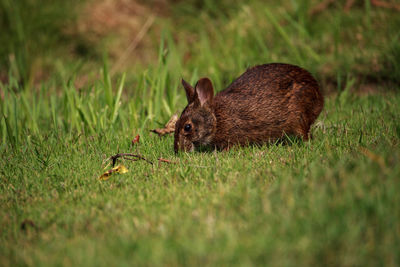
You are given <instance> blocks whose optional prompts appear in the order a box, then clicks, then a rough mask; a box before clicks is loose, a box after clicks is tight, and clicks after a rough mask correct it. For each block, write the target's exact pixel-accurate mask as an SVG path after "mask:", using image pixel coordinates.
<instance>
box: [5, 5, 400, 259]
mask: <svg viewBox="0 0 400 267" xmlns="http://www.w3.org/2000/svg"><path fill="white" fill-rule="evenodd" d="M0 1H1V2H0V3H1V6H0V8H1V9H0V12H3V13H0V14H6V15H8V18H9V19H10V18H12V19H13V20H14V22H13V23H12V24H7V25H8V26H9V27H11V26H10V25H13V27H17V28H8V31H7V34H8V35H7V36H9V38H11V39H10V40H9V41H7V38H5V37H4V36H5V35H4V36H2V37H0V41H1V43H4V44H7V47H6V46H3V47H2V49H3V50H1V51H0V52H1V53H0V55H1V57H2V58H1V62H2V63H4V62H5V63H6V64H5V65H2V66H1V68H0V76H1V74H2V73H1V72H2V71H3V69H2V68H3V66H6V73H7V75H8V76H7V79H5V80H1V81H3V82H0V159H1V163H2V167H1V168H0V229H1V232H0V265H1V266H38V265H39V266H59V265H63V266H74V265H75V266H76V265H79V266H110V265H119V266H124V265H132V264H134V265H193V264H194V265H204V264H207V265H267V264H269V265H272V266H283V265H284V266H297V265H300V266H309V265H317V266H320V265H335V266H380V265H384V266H398V265H399V264H400V253H399V251H400V223H399V222H400V196H399V194H398V192H399V189H400V178H399V177H400V164H399V162H400V149H399V144H400V115H399V114H400V94H399V89H400V88H399V86H398V84H396V83H397V82H398V81H399V77H400V72H399V71H400V61H399V58H400V57H398V55H399V51H400V49H399V47H400V46H399V42H398V38H399V35H398V28H399V27H400V20H399V18H400V17H399V16H398V14H397V13H395V11H393V10H387V9H380V8H375V7H372V6H371V5H369V4H368V3H369V2H365V3H363V4H360V5H356V6H354V7H353V8H352V9H351V11H350V12H351V13H350V14H349V13H344V12H343V3H342V2H341V1H338V2H337V3H336V2H335V4H333V5H332V6H330V7H329V8H328V9H327V10H325V11H323V12H322V13H320V14H318V15H315V16H314V17H311V16H309V15H308V14H309V10H310V9H311V8H312V6H313V4H314V3H313V1H305V2H303V3H302V4H301V5H300V4H297V2H293V1H292V2H288V3H286V4H279V5H278V4H277V3H278V2H276V3H275V2H274V1H272V2H271V3H270V4H268V5H265V4H262V3H261V2H259V1H244V2H243V3H242V4H240V5H239V4H238V5H232V4H230V2H229V1H220V2H218V3H219V4H216V2H214V1H204V2H199V1H182V2H177V3H174V4H171V10H170V12H171V13H170V14H169V16H167V17H157V18H156V22H155V26H154V27H158V28H157V29H159V30H160V31H159V33H160V35H159V36H158V33H157V31H156V30H155V32H151V33H149V35H150V36H151V37H152V38H154V40H155V41H154V42H155V43H156V44H157V46H158V51H155V52H154V54H157V55H158V56H157V58H155V59H154V62H153V63H151V64H149V65H146V66H143V64H142V63H137V64H133V65H131V66H128V67H127V68H126V69H125V70H124V72H123V73H117V74H115V75H111V72H110V71H109V70H110V69H112V67H113V64H114V62H115V61H114V60H113V58H109V57H107V53H104V55H105V56H103V58H100V59H95V64H94V66H95V68H94V69H92V70H91V71H88V72H83V71H82V70H84V69H86V68H85V67H83V65H85V64H86V62H85V61H86V59H85V58H80V59H74V58H72V59H71V58H68V56H67V54H68V53H64V54H65V55H63V56H62V57H60V58H58V57H56V56H55V55H59V54H60V53H61V54H62V51H63V49H64V50H65V49H66V48H65V47H63V45H66V46H68V45H70V44H63V43H62V42H57V41H55V43H56V44H57V45H58V46H57V48H54V46H52V45H51V43H52V42H50V40H47V41H46V38H44V39H40V38H39V39H40V40H42V41H43V42H44V43H45V44H46V45H44V43H41V42H39V41H38V40H36V41H35V39H30V37H29V36H35V32H36V31H37V29H40V28H41V27H39V26H38V27H37V28H35V27H32V28H30V27H28V25H30V21H32V20H35V21H36V20H37V18H35V19H33V17H34V12H32V14H31V16H32V17H27V18H26V19H21V13H20V12H25V11H24V10H18V6H10V5H9V4H10V3H9V1H7V0H0ZM45 2H46V1H45ZM45 2H43V6H48V5H49V4H48V3H47V2H46V3H47V4H45ZM32 3H33V2H32ZM34 6H35V7H37V5H34ZM11 7H12V8H11ZM52 8H53V9H51V8H50V9H45V10H41V12H47V11H48V12H50V13H51V14H58V13H57V12H58V11H57V10H58V9H57V8H56V7H55V6H54V5H53V6H52ZM46 10H47V11H46ZM13 12H14V13H13ZM15 12H17V13H15ZM39 13H40V12H39ZM39 13H37V14H39ZM14 15H18V16H14ZM70 15H71V16H72V15H73V14H70ZM26 16H28V15H26ZM35 16H36V15H35ZM67 17H68V18H64V19H65V20H67V19H69V15H68V16H67ZM59 19H63V18H61V17H60V18H59ZM49 21H50V20H49ZM49 21H47V22H49ZM1 23H5V22H4V21H2V22H1ZM32 23H33V22H32ZM36 23H38V24H37V25H46V24H45V23H44V22H41V21H37V22H36ZM58 23H59V21H58V20H57V24H55V25H53V26H54V28H51V31H56V30H55V29H57V27H59V25H60V24H58ZM18 25H20V26H18ZM32 25H33V24H32ZM0 27H1V28H4V25H3V24H0ZM18 27H19V28H20V29H25V30H24V31H22V33H24V34H23V35H21V36H22V37H21V38H22V39H24V40H30V41H32V43H30V44H31V45H30V46H29V47H25V48H24V47H22V48H21V46H19V45H18V44H20V43H18V42H19V41H18V40H17V39H18V38H20V37H18V36H15V35H14V34H12V33H14V31H16V30H17V29H19V28H18ZM61 35H62V34H61ZM1 38H3V39H1ZM13 38H16V39H13ZM22 39H21V40H22ZM64 41H65V40H64ZM22 43H24V42H22ZM32 44H35V45H40V44H41V47H40V48H38V49H39V50H32ZM53 48H54V50H53ZM7 49H9V50H7ZM21 49H22V50H21ZM94 49H98V48H94ZM6 50H7V51H8V52H7V51H6ZM46 50H51V51H50V52H49V55H47V56H45V57H41V53H32V52H34V51H46ZM4 51H6V52H4ZM10 51H11V52H10ZM64 52H65V51H64ZM7 53H12V54H14V56H15V57H8V56H4V55H7ZM138 53H139V52H138ZM30 57H31V58H30ZM13 58H14V59H15V60H17V61H18V62H17V61H13V60H14V59H13ZM66 58H68V59H66ZM41 60H43V61H45V62H50V63H48V65H46V66H47V67H49V66H52V67H51V68H52V69H54V71H53V72H49V74H48V75H49V76H50V78H48V79H43V80H41V81H40V82H33V79H32V78H30V77H32V76H34V75H33V74H32V73H31V72H30V71H29V70H32V69H35V68H34V67H33V66H40V64H39V65H36V64H33V65H32V64H31V62H34V61H35V62H36V61H41ZM70 61H71V62H72V63H71V65H68V64H69V63H67V62H70ZM96 61H97V63H96ZM273 61H275V62H276V61H280V62H289V63H294V64H298V65H301V66H303V67H305V68H307V69H309V70H310V71H311V72H312V73H313V74H314V75H315V76H316V77H317V79H318V80H319V82H320V84H321V85H322V89H323V90H324V93H325V95H326V103H325V107H324V110H323V111H322V113H321V115H320V116H319V118H318V120H317V122H316V123H315V125H314V126H313V128H312V134H313V136H314V138H313V140H312V141H310V142H304V143H303V142H301V141H299V140H288V143H287V144H271V145H268V146H267V145H265V146H263V147H247V148H234V149H232V150H230V151H228V152H195V153H191V154H185V153H181V154H178V155H175V154H174V153H173V137H172V136H167V137H165V138H159V137H157V136H154V135H151V134H150V132H149V130H150V129H152V128H155V127H160V126H162V125H163V124H164V123H165V122H166V121H167V120H168V119H169V118H170V116H171V115H172V114H173V113H175V112H179V111H180V110H182V108H183V107H184V106H185V104H186V98H185V96H184V90H183V89H182V88H181V86H180V79H181V78H182V77H183V78H185V79H186V80H188V81H190V82H191V83H194V82H195V81H196V80H197V79H198V78H199V77H202V76H209V77H210V78H211V79H212V80H213V82H214V84H215V87H216V88H217V90H221V89H223V88H224V87H225V86H227V85H228V84H229V83H230V82H231V81H232V80H233V79H234V78H235V77H237V76H238V75H239V74H240V73H242V72H243V71H244V70H245V69H246V68H247V67H248V66H251V65H254V64H258V63H266V62H273ZM98 62H103V64H102V65H100V64H98ZM46 64H47V63H46ZM88 64H93V62H91V63H88ZM49 68H50V67H49ZM82 72H83V73H82ZM21 75H22V76H21ZM82 76H90V79H89V80H90V81H93V82H88V83H87V84H85V85H83V86H77V85H76V80H79V78H80V77H82ZM24 77H25V78H24ZM0 78H1V77H0ZM363 86H367V87H368V88H372V90H371V92H370V93H366V92H364V91H363V90H364V89H363V88H365V87H363ZM329 88H333V89H329ZM360 88H361V89H360ZM137 134H140V135H141V138H140V143H139V144H137V145H134V146H132V144H131V141H132V139H133V138H134V137H135V136H136V135H137ZM118 152H131V153H140V154H141V155H143V156H144V157H146V158H147V159H149V160H151V161H153V162H154V165H150V164H149V163H147V162H144V161H137V162H130V161H125V162H123V163H124V164H125V165H126V166H127V168H128V169H129V172H128V173H127V174H123V175H113V176H111V178H110V179H109V180H108V181H99V180H98V177H99V176H100V175H101V174H102V173H103V172H104V170H103V166H102V162H103V160H104V159H105V158H106V157H109V156H111V155H113V154H116V153H118ZM158 158H164V159H169V160H171V161H173V162H175V163H176V164H168V163H162V162H160V163H159V162H158V161H157V159H158Z"/></svg>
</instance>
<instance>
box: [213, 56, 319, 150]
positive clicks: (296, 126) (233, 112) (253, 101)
mask: <svg viewBox="0 0 400 267" xmlns="http://www.w3.org/2000/svg"><path fill="white" fill-rule="evenodd" d="M322 107H323V97H322V95H321V93H320V91H319V86H318V83H317V81H316V80H315V79H314V78H313V77H312V75H311V74H310V73H309V72H308V71H306V70H304V69H302V68H300V67H297V66H294V65H289V64H282V63H272V64H265V65H259V66H255V67H253V68H250V69H248V70H247V71H246V72H245V73H243V74H242V75H241V76H240V77H239V78H237V79H236V80H235V81H234V82H232V84H230V85H229V86H228V87H227V88H226V89H225V90H223V91H221V92H219V93H218V94H217V95H216V96H215V98H214V110H215V116H216V118H217V131H216V132H217V136H216V145H218V142H223V143H226V140H228V142H231V143H242V144H245V143H248V142H250V143H254V142H255V143H262V142H265V141H268V140H274V139H277V138H280V137H282V136H283V135H284V134H289V135H291V134H293V135H299V136H302V137H303V138H304V139H307V138H308V131H309V129H310V126H311V124H312V123H313V122H314V121H315V119H316V118H317V117H318V115H319V113H320V112H321V110H322ZM224 140H225V141H224ZM225 145H226V144H223V145H222V146H225Z"/></svg>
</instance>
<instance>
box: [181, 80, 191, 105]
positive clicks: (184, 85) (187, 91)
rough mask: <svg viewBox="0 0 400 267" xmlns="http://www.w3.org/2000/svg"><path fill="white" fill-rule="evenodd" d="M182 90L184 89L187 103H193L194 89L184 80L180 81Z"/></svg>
mask: <svg viewBox="0 0 400 267" xmlns="http://www.w3.org/2000/svg"><path fill="white" fill-rule="evenodd" d="M182 85H183V88H185V92H186V98H187V101H188V103H191V102H193V100H194V88H193V87H192V86H191V85H190V84H188V83H187V82H186V81H185V80H184V79H182Z"/></svg>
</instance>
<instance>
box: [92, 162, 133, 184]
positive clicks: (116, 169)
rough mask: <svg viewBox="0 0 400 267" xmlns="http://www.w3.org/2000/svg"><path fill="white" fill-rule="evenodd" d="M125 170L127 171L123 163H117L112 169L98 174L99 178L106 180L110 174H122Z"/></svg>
mask: <svg viewBox="0 0 400 267" xmlns="http://www.w3.org/2000/svg"><path fill="white" fill-rule="evenodd" d="M127 172H128V169H127V168H126V167H125V166H124V165H122V164H121V165H117V166H115V167H114V168H112V169H110V170H108V171H106V172H105V173H103V174H102V175H100V177H99V180H102V181H106V180H108V179H110V176H111V175H112V174H113V173H119V174H124V173H127Z"/></svg>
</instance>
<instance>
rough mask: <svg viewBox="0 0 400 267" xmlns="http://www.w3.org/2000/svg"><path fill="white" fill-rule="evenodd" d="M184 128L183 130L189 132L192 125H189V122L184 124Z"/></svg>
mask: <svg viewBox="0 0 400 267" xmlns="http://www.w3.org/2000/svg"><path fill="white" fill-rule="evenodd" d="M184 129H185V132H189V131H190V130H191V129H192V125H190V124H185V127H184Z"/></svg>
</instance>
